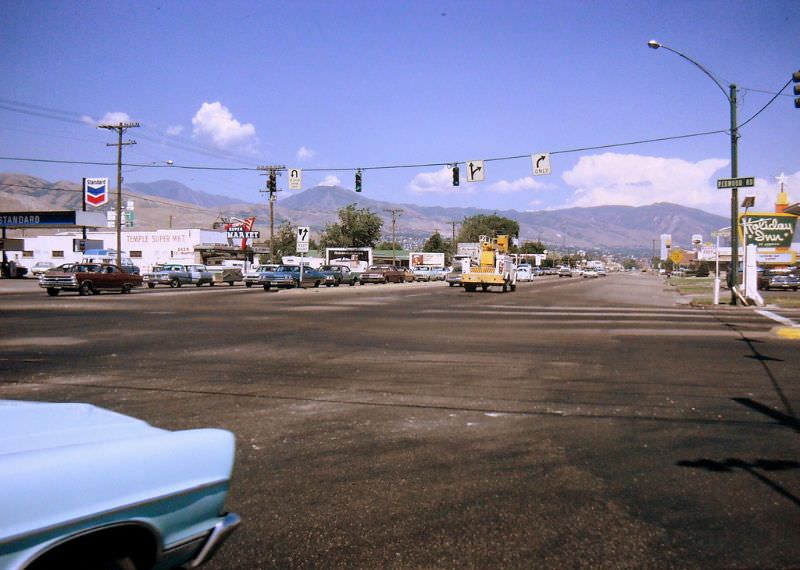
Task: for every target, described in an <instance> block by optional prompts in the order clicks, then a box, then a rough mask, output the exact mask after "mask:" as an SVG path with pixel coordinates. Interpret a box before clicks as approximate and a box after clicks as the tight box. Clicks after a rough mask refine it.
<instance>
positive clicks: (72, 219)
mask: <svg viewBox="0 0 800 570" xmlns="http://www.w3.org/2000/svg"><path fill="white" fill-rule="evenodd" d="M0 227H1V228H3V229H6V228H74V227H88V228H104V227H106V215H105V214H104V213H102V212H83V211H81V210H66V211H49V212H0Z"/></svg>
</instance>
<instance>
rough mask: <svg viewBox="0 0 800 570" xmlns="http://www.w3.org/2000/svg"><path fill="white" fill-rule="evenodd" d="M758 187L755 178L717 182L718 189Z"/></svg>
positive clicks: (720, 180)
mask: <svg viewBox="0 0 800 570" xmlns="http://www.w3.org/2000/svg"><path fill="white" fill-rule="evenodd" d="M755 185H756V179H755V177H754V176H749V177H747V178H720V179H718V180H717V189H722V188H750V187H751V186H755Z"/></svg>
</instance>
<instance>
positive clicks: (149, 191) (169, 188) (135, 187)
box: [125, 180, 237, 208]
mask: <svg viewBox="0 0 800 570" xmlns="http://www.w3.org/2000/svg"><path fill="white" fill-rule="evenodd" d="M125 187H127V188H129V189H130V190H131V191H132V192H135V193H137V194H145V195H147V196H160V197H161V198H168V199H169V200H176V201H178V202H183V203H185V204H193V205H195V206H202V207H203V208H218V207H220V206H226V205H228V204H231V203H233V202H236V201H237V200H235V199H234V198H231V197H230V196H222V195H221V194H209V193H207V192H202V191H200V190H192V189H191V188H189V187H188V186H186V185H184V184H181V183H180V182H176V181H175V180H156V181H155V182H130V183H126V184H125Z"/></svg>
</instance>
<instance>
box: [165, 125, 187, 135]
mask: <svg viewBox="0 0 800 570" xmlns="http://www.w3.org/2000/svg"><path fill="white" fill-rule="evenodd" d="M166 132H167V134H168V135H169V136H171V137H175V136H178V135H179V134H181V133H182V132H183V125H173V126H171V127H167V131H166Z"/></svg>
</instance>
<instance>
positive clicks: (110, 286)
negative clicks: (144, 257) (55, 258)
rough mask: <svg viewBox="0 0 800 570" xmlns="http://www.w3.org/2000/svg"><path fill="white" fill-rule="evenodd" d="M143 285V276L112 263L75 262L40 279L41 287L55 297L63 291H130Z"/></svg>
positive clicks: (84, 293) (46, 273) (87, 293)
mask: <svg viewBox="0 0 800 570" xmlns="http://www.w3.org/2000/svg"><path fill="white" fill-rule="evenodd" d="M141 286H142V277H141V276H140V275H136V274H133V273H127V272H126V271H123V270H122V269H120V268H119V267H118V266H116V265H112V264H110V263H75V264H73V265H70V266H68V267H65V268H63V269H51V270H50V271H47V272H45V274H44V275H42V276H41V278H40V279H39V287H42V288H44V289H47V294H48V295H50V296H51V297H55V296H56V295H58V294H59V293H60V292H61V291H77V292H78V293H79V294H81V295H89V294H95V295H96V294H98V293H100V292H101V291H119V292H120V293H130V292H131V289H133V288H134V287H141Z"/></svg>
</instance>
